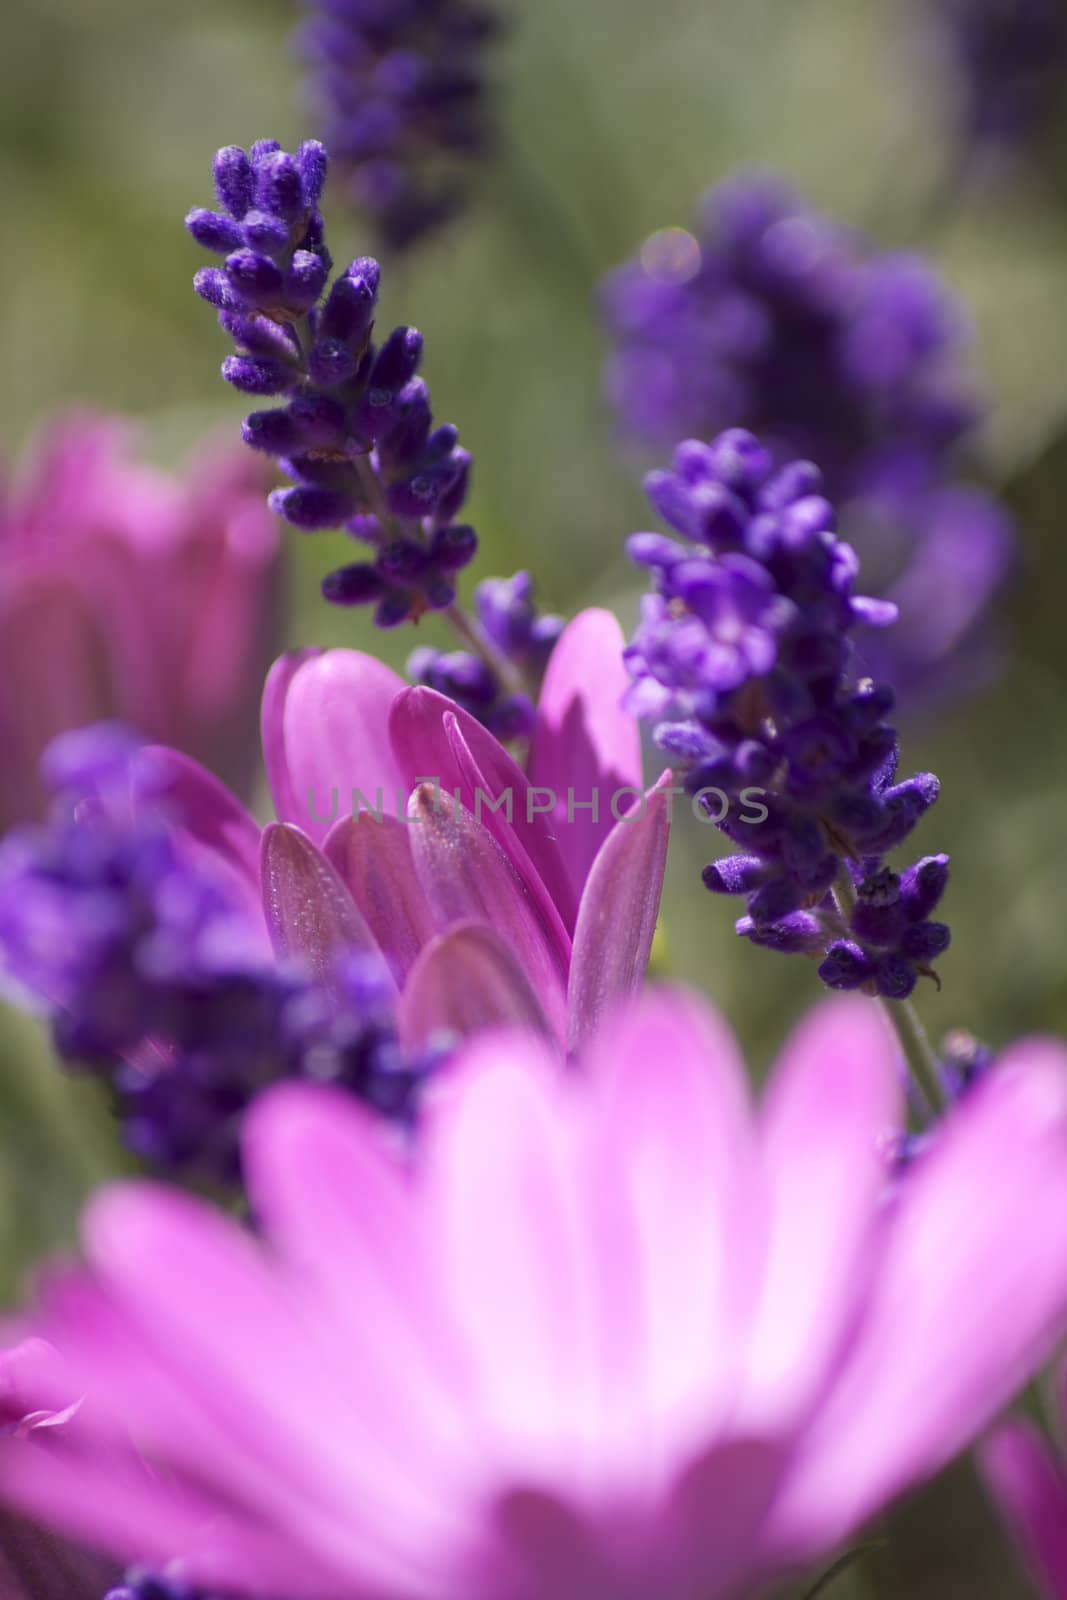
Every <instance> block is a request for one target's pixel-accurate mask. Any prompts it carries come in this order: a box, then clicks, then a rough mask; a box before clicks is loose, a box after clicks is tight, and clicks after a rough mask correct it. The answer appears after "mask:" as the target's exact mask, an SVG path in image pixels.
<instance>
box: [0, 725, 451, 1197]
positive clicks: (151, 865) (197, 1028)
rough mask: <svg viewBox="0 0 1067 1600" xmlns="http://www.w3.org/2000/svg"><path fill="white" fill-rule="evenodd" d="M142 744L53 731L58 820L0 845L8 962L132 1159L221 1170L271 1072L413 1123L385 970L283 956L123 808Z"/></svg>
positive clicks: (5, 966) (224, 884) (150, 825)
mask: <svg viewBox="0 0 1067 1600" xmlns="http://www.w3.org/2000/svg"><path fill="white" fill-rule="evenodd" d="M135 748H136V746H135V745H134V743H133V741H128V742H125V743H124V741H123V738H122V737H121V736H119V735H117V734H116V732H115V730H113V729H108V728H102V729H101V728H93V729H87V730H83V731H81V732H79V733H77V734H68V735H64V736H62V737H61V738H60V739H59V740H57V741H56V743H55V744H54V745H53V746H52V747H51V753H50V759H49V762H48V771H47V773H46V776H47V777H48V779H49V780H50V782H51V784H52V786H53V788H54V790H55V791H56V793H57V802H56V809H55V814H54V816H53V817H52V818H51V819H50V820H49V822H47V823H46V824H43V825H40V826H34V827H27V828H23V829H19V830H16V831H14V832H12V833H11V834H9V835H8V836H7V838H6V839H5V840H4V841H3V843H2V845H0V970H2V971H3V973H4V975H5V976H6V977H7V978H8V979H9V980H11V981H12V982H13V983H14V985H16V986H17V988H18V989H19V990H20V991H22V992H23V993H26V994H28V995H30V996H32V997H34V998H35V999H36V1000H37V1001H39V1002H40V1003H43V1004H44V1005H45V1006H46V1008H47V1010H48V1012H49V1014H50V1016H51V1020H52V1029H53V1036H54V1041H55V1046H56V1049H57V1051H58V1053H59V1055H60V1056H61V1057H62V1058H63V1059H64V1060H65V1061H66V1062H68V1063H69V1064H71V1065H74V1066H77V1067H79V1068H82V1069H86V1070H90V1071H94V1072H96V1073H98V1074H100V1075H101V1076H103V1077H104V1078H105V1079H106V1080H107V1081H108V1082H109V1083H110V1085H111V1087H112V1088H113V1090H114V1092H115V1096H116V1101H117V1108H118V1112H119V1116H120V1119H121V1122H122V1127H123V1135H124V1139H125V1142H126V1144H127V1145H128V1147H129V1148H130V1149H131V1150H132V1151H133V1152H134V1153H135V1154H137V1155H139V1156H141V1157H143V1158H144V1159H146V1160H148V1161H151V1162H152V1163H153V1164H155V1165H158V1166H164V1167H171V1168H184V1167H189V1168H194V1169H196V1170H197V1171H200V1172H204V1173H208V1174H211V1175H213V1176H217V1177H221V1178H224V1179H226V1180H232V1179H233V1178H234V1177H235V1176H236V1161H237V1133H238V1127H239V1124H240V1120H241V1117H242V1114H243V1112H244V1110H245V1108H246V1107H247V1105H248V1104H249V1102H250V1101H251V1100H252V1099H253V1098H254V1096H255V1095H256V1094H258V1093H259V1092H260V1091H261V1090H262V1089H264V1088H266V1087H267V1085H268V1084H270V1083H273V1082H276V1081H277V1080H279V1079H281V1078H290V1077H311V1078H315V1079H326V1080H329V1081H332V1082H337V1083H340V1084H343V1085H344V1086H346V1087H348V1088H350V1089H352V1090H354V1091H355V1092H356V1093H358V1094H359V1095H361V1096H362V1097H363V1098H364V1099H365V1100H367V1101H368V1102H369V1103H371V1104H372V1105H374V1106H375V1107H376V1108H377V1109H378V1110H380V1111H381V1112H382V1113H383V1114H385V1115H388V1116H392V1117H397V1118H400V1119H406V1118H407V1117H408V1116H409V1115H410V1113H411V1111H412V1109H413V1102H414V1097H415V1092H416V1089H417V1085H418V1082H419V1079H420V1077H421V1075H422V1071H423V1067H424V1065H425V1063H422V1062H416V1061H415V1060H414V1059H413V1058H410V1057H408V1056H407V1055H406V1054H405V1052H404V1051H403V1050H402V1049H401V1047H400V1044H399V1041H398V1039H397V1035H396V1028H395V1024H394V1019H393V1015H392V1010H391V1001H390V992H391V986H390V984H389V980H388V977H387V975H386V974H385V973H384V971H382V970H381V968H380V967H379V965H378V964H377V963H376V962H374V961H371V960H368V959H367V958H366V957H360V956H354V955H351V954H348V955H344V956H341V957H339V958H338V960H337V963H336V967H335V970H333V971H332V972H330V974H329V975H328V978H324V977H322V976H321V975H320V976H319V977H316V976H315V975H313V974H311V973H310V972H309V971H308V970H307V969H306V968H305V967H304V966H303V965H302V964H300V963H299V962H296V961H290V962H286V963H284V964H278V963H276V962H275V960H274V958H273V956H272V955H271V952H270V949H269V946H268V945H266V944H265V943H264V936H263V935H264V930H263V929H262V927H261V926H260V927H256V926H255V925H254V924H253V923H252V922H251V921H250V918H249V914H248V910H247V907H246V905H245V904H244V903H243V902H242V900H241V897H240V895H239V894H238V892H237V887H236V885H235V884H233V883H231V882H229V881H227V880H226V879H225V878H224V877H223V876H221V874H220V873H219V872H218V871H215V870H212V869H211V867H210V866H209V864H208V862H207V860H206V859H205V858H204V857H203V856H202V855H200V854H198V853H196V852H195V851H193V850H191V849H190V848H189V843H188V840H187V839H183V838H182V837H181V836H180V835H179V834H178V833H176V831H175V830H174V829H173V828H171V827H170V826H169V825H168V819H167V817H166V815H165V813H163V812H161V813H160V814H158V815H154V814H153V812H152V808H151V807H150V806H147V807H145V806H137V807H131V805H130V785H131V774H132V762H131V757H132V755H133V751H134V749H135Z"/></svg>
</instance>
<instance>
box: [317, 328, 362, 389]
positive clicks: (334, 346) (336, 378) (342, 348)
mask: <svg viewBox="0 0 1067 1600" xmlns="http://www.w3.org/2000/svg"><path fill="white" fill-rule="evenodd" d="M355 370H356V358H355V356H354V355H353V354H352V352H351V350H349V348H348V346H347V345H344V344H341V343H340V341H339V340H337V339H320V340H319V341H318V342H317V343H316V344H315V345H313V346H312V349H311V354H310V355H309V356H308V373H309V375H310V377H311V381H312V383H317V384H319V385H320V386H321V387H322V388H324V389H333V388H335V387H336V386H337V385H338V384H342V383H346V382H347V381H348V379H349V378H351V377H352V375H353V374H354V372H355Z"/></svg>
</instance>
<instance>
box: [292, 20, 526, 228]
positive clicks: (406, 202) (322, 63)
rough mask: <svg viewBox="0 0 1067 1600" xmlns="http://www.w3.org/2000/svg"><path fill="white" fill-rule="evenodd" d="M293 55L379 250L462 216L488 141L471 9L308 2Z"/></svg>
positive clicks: (492, 26) (482, 53)
mask: <svg viewBox="0 0 1067 1600" xmlns="http://www.w3.org/2000/svg"><path fill="white" fill-rule="evenodd" d="M304 9H305V12H306V19H305V21H304V23H303V25H302V27H301V29H300V33H299V36H298V48H299V49H300V51H301V53H302V54H303V55H304V57H305V59H306V60H307V63H308V66H309V68H310V83H309V88H310V91H311V105H312V107H313V110H314V115H315V120H316V122H317V123H318V124H320V125H321V126H322V127H323V131H324V136H325V140H326V143H327V144H328V145H329V147H330V149H331V150H332V151H333V153H334V157H335V158H336V160H337V162H338V163H339V165H340V167H341V170H342V172H343V174H344V176H345V179H346V181H347V183H348V185H349V187H350V190H351V194H352V198H353V199H354V200H355V202H356V204H357V205H358V206H359V208H360V209H361V210H362V211H363V212H365V213H366V214H367V215H368V216H370V217H371V218H372V220H373V221H374V223H375V224H376V226H377V228H378V231H379V234H380V236H381V240H382V243H383V245H384V246H385V248H386V249H387V250H394V251H400V250H406V249H409V248H410V247H411V246H412V245H413V244H415V243H416V242H417V241H418V240H420V239H422V238H423V237H424V236H425V235H426V234H428V233H431V232H433V231H435V230H436V229H437V228H439V227H440V226H441V225H442V224H443V223H445V222H447V221H448V220H449V219H450V218H451V217H452V216H454V215H455V214H456V212H457V211H459V210H460V209H461V208H462V207H463V205H464V204H465V202H466V199H467V194H468V190H469V188H470V169H471V168H472V167H473V165H474V163H475V161H476V160H477V159H478V158H479V157H481V156H484V154H485V152H486V150H487V148H488V146H489V144H490V143H491V128H490V117H489V108H488V93H487V84H486V78H485V70H486V69H485V57H486V53H487V52H486V47H487V45H488V44H489V43H490V42H491V41H492V39H493V38H494V36H495V35H496V33H497V31H498V28H499V20H498V18H497V16H496V15H495V13H494V12H493V11H492V10H490V9H489V8H488V7H486V6H483V5H480V4H479V3H478V0H305V7H304Z"/></svg>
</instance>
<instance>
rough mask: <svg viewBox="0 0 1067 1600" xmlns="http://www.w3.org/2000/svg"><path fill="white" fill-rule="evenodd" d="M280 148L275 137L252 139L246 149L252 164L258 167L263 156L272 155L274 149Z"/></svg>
mask: <svg viewBox="0 0 1067 1600" xmlns="http://www.w3.org/2000/svg"><path fill="white" fill-rule="evenodd" d="M280 149H281V145H280V144H279V143H278V141H277V139H254V140H253V141H252V144H251V145H250V147H249V151H248V153H249V155H250V156H251V158H252V166H253V167H254V168H255V167H258V165H259V163H260V162H261V161H262V160H263V158H264V157H265V156H269V155H272V154H273V153H274V151H275V150H280Z"/></svg>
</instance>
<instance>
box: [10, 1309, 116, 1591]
mask: <svg viewBox="0 0 1067 1600" xmlns="http://www.w3.org/2000/svg"><path fill="white" fill-rule="evenodd" d="M70 1392H71V1391H70V1386H69V1378H67V1377H65V1375H64V1372H63V1367H62V1362H61V1361H60V1358H59V1356H58V1354H57V1352H56V1351H55V1350H54V1349H52V1347H51V1346H50V1345H48V1344H46V1343H45V1341H44V1340H42V1339H25V1340H23V1341H21V1342H20V1343H19V1344H16V1345H13V1346H11V1347H10V1348H8V1349H3V1348H0V1436H3V1437H7V1438H9V1439H12V1440H18V1441H19V1443H18V1445H17V1449H18V1450H19V1451H20V1452H21V1453H22V1456H23V1458H25V1456H26V1452H28V1451H30V1450H34V1449H38V1448H40V1447H41V1446H47V1448H49V1449H59V1450H62V1449H63V1448H64V1440H65V1439H66V1438H67V1437H68V1433H69V1427H70V1424H71V1423H72V1422H73V1420H74V1418H75V1417H76V1416H77V1415H78V1412H79V1410H80V1403H79V1402H78V1401H77V1400H74V1401H70ZM13 1459H15V1460H17V1459H18V1457H15V1458H13ZM115 1576H116V1572H115V1568H114V1567H113V1566H112V1565H111V1563H108V1562H104V1561H103V1560H102V1559H101V1558H99V1557H97V1556H93V1555H90V1554H88V1553H86V1552H85V1551H83V1550H78V1549H75V1548H74V1547H73V1546H72V1545H69V1544H67V1543H66V1542H65V1541H63V1540H61V1539H59V1538H57V1537H56V1536H55V1535H54V1534H52V1533H49V1532H47V1531H46V1530H45V1529H44V1528H40V1527H37V1526H36V1525H35V1524H34V1523H32V1522H27V1521H26V1520H25V1519H24V1518H23V1517H20V1516H18V1515H16V1514H14V1513H12V1512H9V1511H3V1510H0V1596H2V1597H3V1600H101V1596H102V1595H103V1593H104V1590H105V1589H106V1588H107V1587H109V1585H110V1584H111V1582H112V1581H113V1580H114V1578H115Z"/></svg>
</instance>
